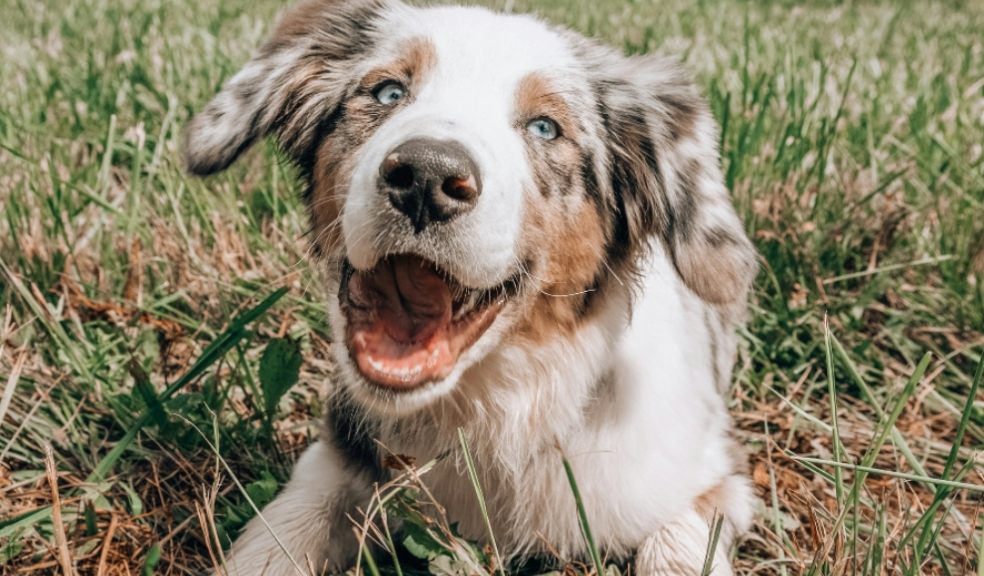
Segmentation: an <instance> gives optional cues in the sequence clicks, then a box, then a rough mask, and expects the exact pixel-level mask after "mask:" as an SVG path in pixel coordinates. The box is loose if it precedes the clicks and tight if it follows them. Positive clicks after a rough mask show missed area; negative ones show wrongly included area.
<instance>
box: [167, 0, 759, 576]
mask: <svg viewBox="0 0 984 576" xmlns="http://www.w3.org/2000/svg"><path fill="white" fill-rule="evenodd" d="M266 135H273V136H275V137H276V139H277V141H278V142H279V145H280V147H281V149H282V150H283V151H284V153H285V154H286V155H287V156H288V157H289V158H290V159H291V160H292V161H293V162H295V163H296V164H297V166H298V167H299V168H300V171H301V173H302V175H303V178H304V181H305V183H306V184H307V186H306V192H305V194H304V197H305V200H306V204H307V207H308V210H309V212H310V220H311V243H312V253H313V254H314V255H315V258H316V259H317V268H319V269H320V270H321V271H323V273H324V277H325V285H326V287H327V293H328V298H329V299H328V303H329V310H330V320H331V326H332V330H333V333H334V334H335V335H336V336H337V339H338V343H337V344H336V345H335V346H334V353H335V356H336V358H335V360H336V362H337V367H338V369H337V376H336V378H335V379H336V382H334V386H333V392H332V395H331V397H330V398H329V400H328V409H327V418H326V424H325V431H324V434H323V436H322V437H321V439H320V440H319V441H318V442H316V443H315V444H314V445H312V446H311V447H310V448H308V449H307V451H306V452H305V453H304V455H303V456H302V457H301V458H300V460H299V461H298V463H297V466H296V468H295V470H294V472H293V477H292V479H291V480H290V482H289V484H288V485H287V486H286V487H285V488H284V489H283V491H282V493H281V494H280V495H279V496H278V497H277V498H276V499H275V500H274V501H273V502H272V503H271V504H270V505H268V506H267V507H266V508H265V509H264V510H263V513H262V516H263V517H264V519H265V522H266V524H264V523H262V522H261V521H260V520H259V519H256V520H254V521H253V522H251V523H250V524H249V525H248V526H247V528H246V530H245V532H244V533H243V535H242V536H241V537H240V538H239V539H238V541H237V542H236V543H235V544H234V546H233V548H232V551H231V553H230V555H229V558H228V570H229V573H230V574H235V575H252V574H270V575H280V574H295V562H296V563H297V564H298V565H300V566H302V567H307V566H315V567H317V568H319V569H324V570H326V571H329V572H330V571H337V570H340V569H344V568H345V567H347V566H349V565H350V564H351V563H352V562H354V561H355V559H356V554H357V545H356V539H355V537H354V535H353V530H352V527H351V526H350V521H349V520H348V516H349V515H350V514H352V515H354V514H355V511H356V509H357V508H358V507H360V506H361V507H364V506H365V505H366V503H367V502H368V500H369V498H370V496H371V492H372V487H373V485H374V484H375V483H377V482H382V481H385V480H386V479H387V477H388V472H387V470H386V469H385V467H384V466H383V465H382V463H381V456H382V454H381V453H380V452H381V450H382V449H381V448H380V446H381V445H385V446H386V447H387V449H389V450H392V451H394V452H397V453H400V454H406V455H409V456H412V457H414V458H416V460H417V461H419V462H426V461H429V460H431V459H433V458H436V457H438V456H441V455H445V457H444V458H443V459H441V460H440V463H439V464H438V465H437V466H436V467H435V468H434V469H433V470H432V471H431V472H429V473H428V474H427V475H426V476H425V481H426V482H427V484H428V486H429V488H430V490H431V491H432V492H433V493H434V495H435V496H436V497H437V499H438V500H439V501H440V502H442V503H443V504H444V505H445V506H446V509H447V512H448V515H449V517H450V518H451V519H452V521H457V522H459V523H460V524H459V526H460V530H461V532H462V533H463V534H464V535H465V536H467V537H470V538H474V539H478V540H483V539H485V538H486V537H487V530H486V527H485V524H484V520H483V518H482V515H481V513H480V512H479V507H478V504H477V502H476V499H475V495H474V493H473V491H472V489H471V487H470V485H469V482H468V479H467V477H466V476H465V475H464V472H463V467H462V466H461V465H460V458H457V456H458V455H459V453H460V447H459V441H458V436H457V429H458V428H459V427H460V428H462V429H463V430H464V432H465V434H466V437H467V440H468V443H469V445H470V449H471V451H472V452H473V456H474V460H475V463H476V465H477V467H478V474H479V478H480V481H481V484H482V487H483V489H484V491H485V494H486V500H487V503H488V513H489V516H490V517H491V523H492V528H493V532H494V534H495V536H496V538H497V541H498V543H499V545H500V549H501V550H502V551H503V554H504V555H507V556H509V557H517V556H522V555H526V554H536V553H546V552H548V551H549V552H551V553H554V554H559V555H560V556H561V557H564V558H577V557H580V558H584V557H585V556H586V552H587V550H586V547H585V543H584V539H583V537H582V534H581V530H580V527H579V524H578V518H577V514H576V512H575V504H574V500H573V496H572V494H571V490H570V486H569V483H568V481H567V478H566V476H565V472H564V467H563V464H562V458H563V457H566V458H568V459H569V461H570V463H571V465H572V467H573V471H574V475H575V477H576V479H577V482H578V484H579V487H580V490H581V493H582V496H583V498H584V502H585V507H586V513H587V517H588V520H589V522H590V525H591V528H592V530H593V532H594V534H595V536H596V539H597V541H598V545H599V546H600V547H601V548H602V549H603V550H604V553H605V554H607V556H608V557H610V558H632V559H633V560H632V561H633V562H634V565H635V569H636V572H637V573H639V574H698V573H700V571H701V568H702V566H703V565H704V561H705V554H706V553H707V550H708V548H709V546H708V542H709V538H710V537H711V534H712V526H713V524H714V521H715V520H714V519H715V517H716V516H717V515H721V516H723V518H724V521H723V522H724V523H723V526H724V528H723V530H722V533H721V537H720V539H719V541H718V545H717V547H716V549H715V552H714V555H713V558H712V564H713V566H714V569H713V573H714V574H717V575H721V574H729V573H730V572H731V568H730V565H729V555H730V554H729V549H730V545H731V543H732V541H733V539H734V537H735V536H736V535H737V534H739V533H740V532H741V531H742V530H744V529H746V527H747V526H748V525H749V523H750V519H751V515H752V506H753V497H752V494H751V491H750V487H749V484H748V482H747V481H746V479H745V477H744V475H743V471H742V462H741V461H742V456H741V452H740V450H739V449H738V447H737V445H736V442H735V441H734V440H733V439H732V438H731V423H730V419H729V416H728V413H727V411H726V407H725V401H724V398H723V393H724V392H725V391H726V389H727V388H728V383H729V379H730V374H731V366H732V363H733V358H734V353H735V346H736V336H735V327H736V325H737V324H738V323H739V322H741V320H742V317H743V315H744V312H745V308H746V298H747V294H748V291H749V287H750V285H751V283H752V280H753V278H754V276H755V272H756V257H755V252H754V249H753V247H752V244H751V243H750V242H749V240H748V238H747V237H746V235H745V233H744V231H743V227H742V225H741V222H740V221H739V219H738V217H737V215H736V213H735V211H734V209H733V207H732V205H731V203H730V200H729V197H728V190H727V189H726V188H725V186H724V185H723V183H722V176H721V172H720V168H719V159H718V152H717V134H716V127H715V124H714V121H713V118H712V116H711V114H710V113H709V111H708V109H707V106H706V105H705V104H704V102H703V101H702V100H701V98H700V96H699V94H698V92H697V91H696V90H695V88H694V86H693V85H692V84H691V82H690V80H689V79H688V77H687V76H686V75H685V74H684V73H683V72H682V71H681V70H680V69H679V68H678V67H677V66H676V65H675V64H674V63H673V62H671V61H668V60H666V59H663V58H659V57H653V56H638V57H631V58H626V57H623V56H622V55H621V54H619V53H617V52H616V51H614V50H612V49H610V48H607V47H604V46H601V45H599V44H597V43H595V42H593V41H590V40H587V39H585V38H583V37H581V36H579V35H577V34H575V33H573V32H571V31H568V30H564V29H561V28H557V27H554V26H551V25H549V24H546V23H544V22H541V21H539V20H537V19H535V18H532V17H529V16H517V15H506V14H497V13H493V12H490V11H487V10H484V9H479V8H463V7H453V8H420V7H410V6H407V5H404V4H401V3H399V2H398V1H396V0H353V1H350V2H337V1H331V0H313V1H306V2H302V3H301V4H299V5H297V6H296V7H294V8H293V9H291V10H290V11H288V12H287V14H286V15H285V17H284V18H283V20H282V21H281V22H280V24H279V26H277V28H276V30H275V31H274V33H273V35H272V37H271V38H270V40H269V41H268V42H267V43H266V44H265V45H264V46H263V47H262V48H261V49H260V51H259V53H258V54H257V55H256V56H255V57H254V58H253V59H252V60H251V61H250V62H249V63H248V64H246V66H245V67H244V68H243V69H242V70H241V71H240V72H239V73H237V74H236V75H235V76H234V77H232V79H231V80H229V81H228V82H227V83H226V85H225V86H224V88H223V89H222V91H221V92H220V93H219V94H218V95H217V96H216V97H215V98H214V99H213V100H212V101H211V102H210V103H209V104H208V105H207V106H206V107H205V109H204V110H203V111H202V112H201V113H200V114H198V115H197V116H196V117H195V118H194V119H193V120H192V121H191V123H190V125H189V126H188V130H187V138H186V159H187V165H188V169H189V170H190V171H191V172H192V173H195V174H199V175H205V174H212V173H215V172H218V171H220V170H223V169H224V168H226V167H227V166H229V164H230V163H232V162H233V161H234V160H235V159H236V157H237V156H239V155H240V154H241V153H242V152H243V151H244V150H246V149H247V148H249V147H250V145H252V144H253V143H254V142H255V141H256V140H257V139H259V138H261V137H263V136H266ZM448 455H450V456H448ZM267 524H268V525H269V527H268V526H267ZM278 540H279V543H278ZM281 544H282V546H283V548H281ZM285 550H286V552H285ZM288 553H289V554H288Z"/></svg>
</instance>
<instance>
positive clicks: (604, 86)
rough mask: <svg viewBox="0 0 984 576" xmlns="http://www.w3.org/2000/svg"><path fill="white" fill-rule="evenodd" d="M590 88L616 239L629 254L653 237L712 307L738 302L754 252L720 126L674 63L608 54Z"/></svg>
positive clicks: (745, 290) (745, 287) (750, 278)
mask: <svg viewBox="0 0 984 576" xmlns="http://www.w3.org/2000/svg"><path fill="white" fill-rule="evenodd" d="M606 60H607V63H606V64H605V65H604V68H600V69H599V70H600V73H601V74H603V76H602V78H601V79H600V80H599V81H598V82H597V90H598V92H599V99H600V100H601V109H602V116H603V120H604V122H605V124H606V126H605V129H606V136H607V140H608V143H609V144H608V146H609V152H610V156H611V158H610V162H611V166H610V170H611V173H612V187H613V192H614V194H615V205H616V207H617V210H618V211H619V218H618V222H617V223H616V240H617V241H621V242H624V243H625V244H626V245H627V246H628V247H629V251H630V253H632V252H637V251H638V250H640V249H642V248H644V247H645V246H647V245H648V244H649V243H650V242H651V240H652V239H653V238H657V239H659V240H660V241H661V242H662V243H663V245H664V247H665V249H666V251H667V253H668V254H669V256H670V257H671V258H672V260H673V264H674V266H675V267H676V270H677V272H678V273H679V275H680V277H681V278H682V279H683V281H684V282H685V283H686V285H687V286H688V287H690V289H691V290H693V291H694V292H695V293H696V294H697V295H698V296H700V297H701V298H703V299H704V300H706V301H708V302H711V303H714V304H727V303H731V302H737V301H739V300H743V299H744V298H745V297H746V296H747V293H748V290H749V288H750V286H751V283H752V281H753V280H754V278H755V274H756V272H757V264H756V258H755V249H754V247H753V246H752V243H751V241H749V239H748V237H747V235H746V234H745V230H744V228H743V226H742V223H741V221H740V220H739V219H738V215H737V214H736V213H735V210H734V207H733V206H732V204H731V200H730V198H729V194H728V189H727V188H726V187H725V185H724V182H723V179H722V175H721V169H720V164H719V156H718V150H717V128H716V124H715V122H714V119H713V117H712V116H711V114H710V111H709V110H708V109H707V106H706V105H705V104H704V102H703V100H702V99H701V97H700V95H699V94H698V93H697V90H696V89H695V87H694V86H693V84H692V83H691V82H690V80H689V78H688V77H687V75H686V74H684V73H683V72H682V70H681V69H680V68H679V67H678V66H677V65H676V64H675V63H674V62H672V61H669V60H667V59H664V58H660V57H654V56H645V57H632V58H623V57H621V56H611V55H610V56H609V57H608V58H607V59H606Z"/></svg>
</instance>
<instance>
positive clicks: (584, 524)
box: [564, 458, 605, 576]
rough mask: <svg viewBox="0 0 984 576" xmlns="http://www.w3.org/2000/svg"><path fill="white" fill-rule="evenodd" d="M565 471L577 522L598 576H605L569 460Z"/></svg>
mask: <svg viewBox="0 0 984 576" xmlns="http://www.w3.org/2000/svg"><path fill="white" fill-rule="evenodd" d="M564 471H565V472H567V482H569V483H570V485H571V492H572V493H573V494H574V503H575V504H576V505H577V520H578V522H579V523H580V524H581V533H582V534H583V535H584V542H585V544H587V546H588V551H589V552H590V553H591V561H592V562H593V563H594V567H595V571H596V572H597V573H598V576H604V574H605V565H604V563H603V562H602V561H601V553H600V552H599V551H598V545H597V544H595V539H594V535H593V534H592V533H591V524H590V523H589V522H588V513H587V512H586V511H585V509H584V500H583V499H582V498H581V490H580V489H578V487H577V480H576V479H575V478H574V469H573V468H572V467H571V463H570V462H568V460H567V458H564Z"/></svg>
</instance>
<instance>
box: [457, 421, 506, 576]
mask: <svg viewBox="0 0 984 576" xmlns="http://www.w3.org/2000/svg"><path fill="white" fill-rule="evenodd" d="M458 441H459V442H460V443H461V451H462V453H463V454H464V456H465V467H467V468H468V479H469V480H471V485H472V488H473V489H474V490H475V497H476V498H477V499H478V507H479V509H480V510H481V511H482V520H483V521H484V522H485V529H486V530H488V533H489V543H490V544H491V545H492V553H493V554H495V564H496V571H497V572H498V573H499V574H500V575H501V576H505V566H504V565H503V564H502V556H500V555H499V546H498V545H497V544H496V543H495V533H494V532H493V531H492V520H491V519H490V518H489V510H488V507H487V506H486V504H485V493H484V492H483V491H482V484H481V482H479V481H478V470H477V469H476V468H475V461H474V460H472V456H471V451H470V450H469V449H468V441H467V440H466V439H465V431H464V430H462V429H461V427H459V428H458Z"/></svg>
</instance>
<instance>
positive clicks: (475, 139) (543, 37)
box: [343, 7, 578, 286]
mask: <svg viewBox="0 0 984 576" xmlns="http://www.w3.org/2000/svg"><path fill="white" fill-rule="evenodd" d="M377 30H378V33H379V36H380V42H379V45H378V49H377V50H376V51H375V54H374V56H373V62H372V63H371V64H370V63H366V64H367V65H368V66H369V67H370V68H371V67H373V66H379V65H385V63H386V62H387V61H391V60H393V59H395V58H397V57H398V56H399V55H400V54H401V52H402V49H403V47H405V46H406V45H407V44H408V43H409V42H410V41H413V40H417V39H424V40H426V41H427V42H428V43H429V44H430V45H432V46H433V48H434V52H435V58H434V65H433V67H432V68H431V69H430V70H428V73H427V76H426V78H424V79H423V82H421V83H419V84H417V83H415V84H414V86H412V87H411V92H412V94H411V96H410V103H409V104H408V105H406V106H405V107H404V108H402V109H401V110H399V111H398V112H396V113H395V114H394V115H393V116H392V117H390V118H389V119H387V121H386V122H385V123H384V124H383V125H382V126H381V127H380V128H379V129H378V131H377V132H376V134H375V135H374V136H373V137H372V138H371V139H370V141H369V142H368V143H367V145H366V147H365V148H364V149H363V150H362V151H361V152H360V155H361V157H360V158H359V160H358V162H359V167H358V168H357V169H356V171H355V174H354V176H353V182H352V190H351V193H350V194H349V197H348V200H347V202H346V209H345V211H344V215H343V231H344V234H345V237H346V248H347V251H348V256H349V259H350V260H351V261H352V263H353V264H354V265H355V266H356V267H357V268H365V267H370V266H372V265H374V264H375V262H376V261H377V260H378V258H379V257H381V256H383V255H384V254H382V252H387V251H394V250H400V249H409V250H413V251H420V252H422V255H423V256H425V257H427V258H429V259H432V260H435V261H436V262H437V263H438V264H439V265H440V266H441V267H442V268H444V269H446V270H449V271H450V272H452V273H453V274H455V276H457V277H458V279H459V280H460V281H462V282H463V283H465V284H468V285H472V286H491V285H494V284H497V283H501V282H502V281H504V280H505V279H506V278H507V277H509V276H510V275H511V274H513V273H514V272H515V266H516V263H517V260H518V256H517V253H516V251H517V245H518V242H519V236H520V233H521V227H522V220H523V204H524V195H525V194H526V193H527V192H528V191H529V190H531V189H532V188H533V184H532V176H531V172H530V168H529V164H528V159H527V154H526V143H525V140H524V136H523V126H522V125H517V121H520V120H522V119H520V118H517V116H516V101H517V90H518V87H519V85H520V82H521V81H522V80H523V78H525V77H527V76H528V75H530V74H532V73H541V74H543V73H545V74H549V75H556V76H557V77H560V78H563V77H565V76H566V75H570V74H572V73H576V72H577V70H578V63H577V61H576V59H575V57H574V56H573V54H572V53H571V51H570V49H569V47H568V46H567V44H566V41H565V40H564V39H563V38H562V37H561V36H560V35H558V34H557V33H555V32H554V31H553V30H551V29H550V28H548V27H547V26H546V25H545V24H543V23H542V22H540V21H538V20H536V19H534V18H532V17H529V16H516V15H503V14H496V13H493V12H490V11H488V10H485V9H481V8H466V7H441V8H412V7H401V8H397V9H394V10H392V11H390V12H387V13H386V14H384V15H383V16H382V18H381V20H380V22H379V25H378V27H377ZM414 137H431V138H437V139H444V140H456V141H458V142H460V143H461V144H462V145H463V146H464V147H465V148H466V149H468V150H469V151H470V153H471V154H472V156H473V158H474V160H475V162H476V164H477V165H478V167H479V169H480V172H481V179H482V194H481V197H480V198H479V202H478V204H477V206H476V207H475V208H474V209H473V210H472V211H471V212H469V213H468V214H466V215H464V216H462V217H459V218H458V219H457V220H456V221H455V222H454V223H453V227H454V229H455V231H454V232H453V233H452V234H451V237H450V238H445V239H444V240H445V241H444V242H442V245H441V246H440V247H437V246H430V247H428V246H427V245H426V242H427V241H426V239H423V240H420V243H421V244H420V245H417V244H414V243H415V242H417V239H407V241H408V242H404V241H403V240H402V239H401V240H398V241H392V242H390V243H389V245H386V240H385V238H386V237H387V232H386V230H380V229H379V227H380V226H384V227H385V224H383V223H382V222H381V220H382V219H383V218H384V216H381V215H380V214H381V212H385V211H381V210H380V208H381V207H380V204H379V203H380V202H381V201H385V200H384V199H381V198H380V196H381V195H379V194H376V185H375V181H376V178H377V173H378V166H379V164H380V163H381V162H382V160H383V158H384V157H385V156H386V154H387V153H388V152H389V151H390V150H392V149H393V148H394V147H395V146H397V145H399V144H400V143H401V142H403V141H405V140H407V139H410V138H414ZM381 238H382V240H380V239H381ZM380 243H382V244H383V245H379V244H380Z"/></svg>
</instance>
